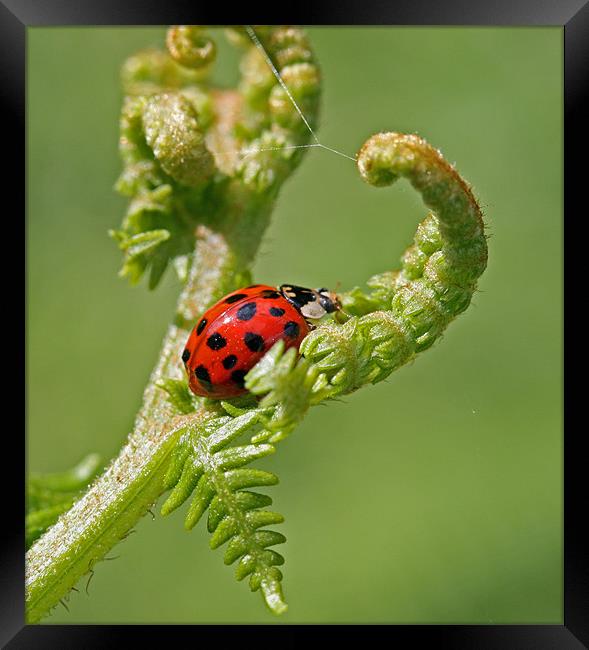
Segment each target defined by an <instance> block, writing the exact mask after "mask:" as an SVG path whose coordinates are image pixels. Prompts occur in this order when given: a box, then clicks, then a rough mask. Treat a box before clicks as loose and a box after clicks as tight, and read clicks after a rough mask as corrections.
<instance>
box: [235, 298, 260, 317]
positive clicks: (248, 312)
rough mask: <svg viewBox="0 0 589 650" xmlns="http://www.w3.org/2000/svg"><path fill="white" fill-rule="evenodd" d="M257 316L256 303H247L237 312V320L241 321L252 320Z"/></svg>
mask: <svg viewBox="0 0 589 650" xmlns="http://www.w3.org/2000/svg"><path fill="white" fill-rule="evenodd" d="M255 315H256V303H255V302H246V303H245V305H243V307H240V308H239V309H238V310H237V318H239V320H250V319H252V318H253V317H254V316H255Z"/></svg>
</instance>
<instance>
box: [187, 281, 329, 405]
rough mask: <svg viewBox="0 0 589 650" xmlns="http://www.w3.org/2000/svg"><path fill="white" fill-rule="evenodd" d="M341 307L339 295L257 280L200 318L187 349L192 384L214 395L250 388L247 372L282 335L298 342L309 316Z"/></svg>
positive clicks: (308, 327)
mask: <svg viewBox="0 0 589 650" xmlns="http://www.w3.org/2000/svg"><path fill="white" fill-rule="evenodd" d="M336 309H339V302H338V300H337V297H336V296H335V294H332V293H330V292H329V291H327V289H320V290H317V291H315V290H313V289H305V288H303V287H297V286H293V285H281V286H280V287H279V288H278V289H277V288H276V287H270V286H267V285H263V284H254V285H251V286H249V287H245V288H243V289H238V290H237V291H233V292H232V293H230V294H228V295H226V296H224V297H223V298H221V300H219V301H218V302H217V303H216V304H214V305H213V306H212V307H211V308H210V309H209V310H208V311H207V312H206V313H205V314H203V315H202V316H201V318H199V320H198V321H197V323H196V325H195V327H194V329H193V330H192V332H191V334H190V337H189V338H188V342H187V343H186V346H185V348H184V351H183V353H182V361H183V362H184V365H185V367H186V372H187V373H188V382H189V386H190V389H191V390H192V392H193V393H195V394H196V395H200V396H203V397H210V398H213V399H227V398H229V397H236V396H237V395H241V394H243V393H245V392H247V391H246V389H245V387H244V380H245V376H246V374H247V373H248V372H249V370H251V368H253V366H255V364H256V363H257V362H258V361H259V360H260V359H261V358H262V357H263V356H264V354H265V353H266V352H267V351H268V350H269V349H270V348H271V347H272V346H273V345H274V343H276V341H278V340H279V339H282V340H283V341H284V343H285V347H286V348H290V347H297V348H298V346H299V345H300V343H301V341H302V340H303V339H304V338H305V336H306V335H307V334H308V333H309V331H310V330H311V328H312V325H310V324H309V323H308V322H307V319H308V318H310V319H317V318H321V317H322V316H323V315H325V314H326V313H329V312H332V311H335V310H336Z"/></svg>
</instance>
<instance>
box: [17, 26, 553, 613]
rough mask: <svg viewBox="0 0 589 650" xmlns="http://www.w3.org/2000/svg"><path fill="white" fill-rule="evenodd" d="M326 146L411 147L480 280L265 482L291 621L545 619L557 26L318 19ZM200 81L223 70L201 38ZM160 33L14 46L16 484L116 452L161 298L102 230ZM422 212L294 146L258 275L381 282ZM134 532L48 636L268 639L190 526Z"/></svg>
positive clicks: (301, 437)
mask: <svg viewBox="0 0 589 650" xmlns="http://www.w3.org/2000/svg"><path fill="white" fill-rule="evenodd" d="M309 31H310V33H311V37H312V41H313V44H314V46H315V48H316V51H317V54H318V58H319V61H320V63H321V66H322V70H323V74H324V101H323V110H322V118H321V126H320V129H319V137H320V139H321V141H322V142H323V143H324V144H326V145H328V146H331V147H334V148H336V149H339V150H341V151H344V152H346V153H348V154H353V153H354V152H355V151H356V150H357V149H358V148H359V147H360V145H361V144H362V143H363V142H364V140H365V139H366V138H367V137H368V136H370V135H371V134H373V133H375V132H376V131H379V130H396V131H407V132H417V133H418V134H419V135H421V136H423V137H425V138H426V139H428V140H429V141H430V142H431V143H432V144H434V145H435V146H437V147H439V148H440V149H441V150H442V152H443V153H444V154H445V156H446V157H447V158H448V159H449V160H450V161H452V162H456V164H457V167H458V169H459V170H460V172H461V173H462V174H463V175H464V176H465V177H466V178H467V179H468V180H469V181H470V182H471V183H472V184H473V187H474V190H475V193H476V195H477V196H478V197H479V198H480V201H481V204H482V206H483V209H484V213H485V216H486V221H487V224H488V231H489V234H490V235H491V239H490V241H489V247H490V253H489V266H488V269H487V271H486V273H485V274H484V276H483V277H482V280H481V282H480V292H479V293H478V294H477V295H476V296H475V299H474V301H473V304H472V306H471V308H470V309H469V310H468V311H467V312H466V313H465V314H463V315H462V316H460V317H459V318H458V319H457V321H456V322H454V323H453V324H452V325H451V326H450V328H449V329H448V331H447V334H446V335H445V336H444V338H443V340H442V341H440V342H438V343H437V344H436V345H435V346H434V348H433V349H431V350H429V351H427V352H426V353H424V354H423V355H422V356H421V357H419V358H418V359H417V360H416V362H415V363H413V364H411V365H410V366H407V367H405V368H402V369H401V370H400V371H398V372H396V373H395V374H393V375H392V376H391V377H390V379H389V380H388V381H386V382H383V383H381V384H379V385H377V386H374V387H368V388H364V389H363V390H361V391H360V392H358V393H357V394H355V395H352V396H350V397H349V398H347V399H346V400H345V403H339V404H333V405H329V406H327V407H321V408H316V409H314V410H312V412H310V413H309V414H308V417H307V418H306V420H305V422H304V424H303V425H302V426H301V427H300V428H299V429H298V430H297V431H296V433H295V434H294V435H293V436H292V437H291V438H289V439H288V440H287V441H286V442H284V443H283V444H281V445H280V447H279V449H278V453H277V454H276V455H275V456H273V457H271V458H269V459H266V460H265V462H263V463H261V464H260V466H264V467H267V468H269V469H271V470H272V471H274V472H276V473H278V475H279V476H280V477H281V483H280V485H279V486H277V487H276V488H271V489H269V492H270V493H271V495H272V496H273V497H274V503H275V506H276V509H277V510H278V511H280V512H282V513H283V514H284V515H285V516H286V523H285V524H284V525H282V526H280V527H279V528H280V529H281V530H282V531H283V532H284V533H285V534H286V536H287V538H288V542H287V543H286V544H285V545H284V546H283V547H282V549H281V552H283V553H284V554H285V556H286V564H285V567H284V573H285V583H284V585H285V593H286V596H287V600H288V601H289V603H290V609H289V611H288V613H287V614H286V615H285V616H283V617H282V618H281V619H279V620H280V621H282V622H285V623H287V622H288V623H293V622H392V623H394V622H399V623H401V622H402V623H414V622H415V623H424V622H429V623H435V622H439V623H488V622H491V623H514V622H519V623H524V622H525V623H558V622H562V484H561V480H562V427H561V424H562V400H561V346H562V344H561V329H562V313H561V301H562V276H561V265H562V264H561V263H562V246H561V244H562V237H561V236H562V212H561V206H562V182H561V163H562V139H561V122H562V101H561V100H562V30H561V29H558V28H547V29H544V28H543V29H538V28H530V29H523V28H520V29H505V28H498V29H496V28H492V29H491V28H469V29H466V28H443V29H442V28H427V29H426V28H362V29H360V28H346V29H343V28H321V29H319V28H311V29H310V30H309ZM218 37H219V38H218V41H219V44H220V54H219V58H218V64H217V73H216V75H217V78H218V79H219V80H220V81H222V82H226V83H233V82H234V81H235V79H236V77H237V72H236V62H237V54H236V53H235V52H233V51H232V50H231V48H230V47H229V46H228V45H226V44H225V43H224V38H223V36H222V35H221V34H220V33H219V34H218ZM163 38H164V30H163V28H162V29H155V28H149V29H145V28H87V29H79V28H76V29H71V28H65V29H64V28H50V29H47V28H43V29H39V28H34V29H29V30H28V49H29V58H28V172H29V173H28V218H27V219H28V220H27V237H28V274H27V283H28V355H27V377H28V469H29V471H57V470H61V469H65V468H67V467H69V466H71V465H72V464H74V463H76V462H77V461H78V460H79V459H80V458H81V457H82V456H83V455H85V454H86V453H88V452H91V451H98V452H100V454H102V456H103V457H104V459H105V460H108V459H110V458H111V457H113V456H114V455H116V453H117V451H118V449H119V448H120V446H121V445H122V443H123V441H124V439H125V436H126V434H127V432H128V431H129V430H130V428H131V426H132V422H133V417H134V414H135V412H136V410H137V408H138V406H139V404H140V399H141V394H142V390H143V387H144V385H145V383H146V380H147V377H148V375H149V373H150V370H151V368H152V365H153V364H154V362H155V359H156V356H157V353H158V348H159V344H160V341H161V338H162V336H163V334H164V331H165V328H166V325H167V323H168V320H169V319H170V317H171V314H172V313H173V308H174V303H175V300H176V297H177V294H178V285H177V283H176V280H175V278H174V277H173V276H172V275H171V274H169V275H168V276H166V279H165V280H164V282H163V284H162V286H161V287H160V288H159V289H158V290H157V291H156V292H154V293H150V292H148V291H147V289H146V288H144V287H139V288H134V289H133V288H130V287H129V286H127V284H126V283H125V282H124V281H122V280H120V279H118V278H117V275H116V272H117V270H118V268H119V264H120V254H119V251H118V250H117V249H116V247H115V245H114V244H113V242H112V241H111V240H110V239H108V237H107V235H106V231H107V229H109V228H113V227H116V226H117V225H118V224H119V222H120V219H121V216H122V214H123V212H124V210H125V200H124V199H123V198H121V197H118V196H116V195H115V194H114V192H113V190H112V186H113V183H114V181H115V179H116V177H117V174H118V172H119V170H120V163H119V159H118V153H117V138H118V114H119V108H120V104H121V93H120V89H119V84H118V71H119V67H120V64H121V63H122V61H123V60H124V58H125V57H126V56H128V55H129V54H131V53H133V52H134V51H136V50H137V49H139V48H142V47H145V46H149V45H160V44H162V43H163ZM424 214H425V210H424V208H423V206H422V205H421V203H420V201H419V198H418V197H417V196H416V195H415V193H414V192H413V190H412V189H411V188H410V186H409V185H408V184H406V183H405V182H402V183H399V184H398V185H397V186H394V187H392V188H388V189H385V190H377V189H374V188H371V187H368V186H367V185H364V184H363V183H362V181H361V180H360V178H359V175H358V173H357V171H356V169H355V167H354V164H353V163H352V162H350V161H349V160H346V159H345V158H341V157H338V156H335V155H333V154H330V153H329V152H327V151H324V150H310V152H309V154H308V156H307V158H306V160H305V162H304V163H303V164H302V166H301V167H300V169H299V170H298V171H297V172H296V174H295V175H294V177H293V178H292V179H291V180H289V182H288V183H287V185H286V187H285V188H284V189H283V191H282V194H281V196H280V199H279V202H278V204H277V207H276V211H275V214H274V218H273V222H272V225H271V227H270V229H269V232H268V233H267V236H266V238H265V240H264V242H263V246H262V250H261V254H260V255H259V258H258V260H257V262H256V266H255V279H256V280H257V281H259V282H267V283H270V284H279V283H281V282H293V283H297V284H302V285H309V286H331V287H336V286H341V287H342V288H346V289H347V288H349V287H351V286H353V285H355V284H361V283H363V282H364V281H365V279H366V278H368V277H369V276H370V275H371V274H373V273H376V272H380V271H384V270H386V269H389V268H395V267H397V265H398V262H397V260H398V257H399V255H400V254H401V252H402V250H403V249H404V247H405V246H406V245H407V244H408V242H409V241H410V239H411V237H412V234H413V232H414V230H415V227H416V225H417V223H418V221H419V220H420V219H421V218H422V217H423V216H424ZM182 517H183V512H177V513H175V514H174V515H173V516H171V517H169V518H162V517H160V516H156V518H155V520H153V521H152V519H151V518H150V517H149V516H148V517H146V518H144V519H143V520H142V521H141V522H140V523H139V524H138V526H137V529H136V534H135V535H131V536H130V537H129V538H128V539H127V540H126V541H125V542H124V543H122V544H121V545H119V546H118V547H116V548H115V549H114V550H113V551H112V552H111V554H110V555H111V556H119V557H118V559H116V560H113V561H109V562H103V563H101V564H100V565H99V566H98V567H97V569H96V575H95V576H94V578H93V580H92V583H91V585H90V596H87V595H86V594H85V592H84V589H83V585H82V588H81V589H80V593H79V594H76V593H74V594H72V598H71V599H70V602H69V610H70V611H69V613H68V612H66V611H65V610H64V609H62V608H61V606H59V607H58V609H56V610H55V611H54V613H53V615H52V616H51V618H49V619H47V622H55V623H57V622H60V623H66V622H67V623H74V622H84V623H131V622H134V623H140V622H141V623H142V622H146V623H147V622H162V623H169V622H272V621H274V620H276V619H274V618H273V617H272V616H271V615H270V614H269V613H268V612H267V611H266V609H265V608H264V605H263V603H262V601H261V598H260V596H259V595H258V594H256V595H251V594H250V593H249V590H248V588H247V585H246V584H238V583H237V582H235V579H234V577H233V570H232V569H228V568H227V567H225V566H224V565H223V562H222V552H221V551H215V552H212V551H210V550H209V549H208V545H207V542H208V534H207V533H206V531H205V529H204V526H203V525H202V523H201V524H200V525H199V526H198V527H197V528H196V529H195V530H193V531H192V532H191V533H187V532H185V531H184V529H183V526H182Z"/></svg>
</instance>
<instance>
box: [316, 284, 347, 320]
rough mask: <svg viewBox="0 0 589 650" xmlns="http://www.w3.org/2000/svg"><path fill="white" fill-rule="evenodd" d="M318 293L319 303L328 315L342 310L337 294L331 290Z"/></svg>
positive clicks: (321, 290) (318, 291)
mask: <svg viewBox="0 0 589 650" xmlns="http://www.w3.org/2000/svg"><path fill="white" fill-rule="evenodd" d="M316 293H317V294H319V302H320V303H321V306H322V307H323V309H325V312H326V313H327V314H332V313H333V312H334V311H339V310H340V309H341V308H342V305H341V302H340V300H339V297H338V295H337V293H334V292H333V291H330V290H329V289H317V291H316Z"/></svg>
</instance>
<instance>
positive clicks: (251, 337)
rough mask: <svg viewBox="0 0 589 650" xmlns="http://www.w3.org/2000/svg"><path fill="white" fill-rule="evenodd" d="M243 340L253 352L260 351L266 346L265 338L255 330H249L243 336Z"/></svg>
mask: <svg viewBox="0 0 589 650" xmlns="http://www.w3.org/2000/svg"><path fill="white" fill-rule="evenodd" d="M243 342H244V343H245V344H246V345H247V347H248V348H249V349H250V350H251V351H252V352H259V351H260V350H261V349H262V348H263V347H264V339H263V338H262V337H261V336H260V335H259V334H254V333H253V332H247V333H246V335H245V336H244V337H243Z"/></svg>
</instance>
